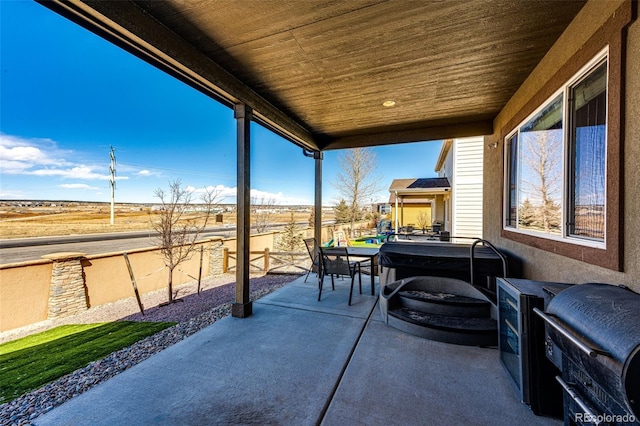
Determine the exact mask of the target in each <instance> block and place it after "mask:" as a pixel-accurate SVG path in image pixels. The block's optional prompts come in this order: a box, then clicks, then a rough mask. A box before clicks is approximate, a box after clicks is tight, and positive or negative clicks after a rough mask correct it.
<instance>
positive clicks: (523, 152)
mask: <svg viewBox="0 0 640 426" xmlns="http://www.w3.org/2000/svg"><path fill="white" fill-rule="evenodd" d="M606 105H607V56H606V52H604V53H602V54H601V55H599V56H598V57H597V58H595V59H594V60H593V61H592V62H591V63H590V64H589V65H588V66H587V67H585V69H583V70H582V71H581V72H580V73H578V74H577V75H576V76H574V78H573V79H572V80H570V81H569V82H567V83H566V84H565V85H564V86H563V87H562V89H561V90H559V91H558V92H556V93H555V94H554V95H553V96H552V97H551V98H550V99H549V100H548V101H547V102H545V103H544V104H543V105H542V106H541V107H540V108H538V110H536V111H535V112H534V113H533V114H532V115H531V116H529V117H528V118H527V119H526V120H525V121H524V122H522V123H521V124H520V125H519V126H517V128H516V129H515V130H514V131H513V132H511V133H510V134H509V135H508V136H507V138H506V141H505V157H506V158H505V164H506V168H505V173H506V176H505V185H506V187H505V224H504V225H505V228H506V229H510V230H514V231H517V232H522V233H525V234H531V235H534V236H542V237H545V238H550V239H559V240H565V241H568V242H575V243H577V244H584V245H593V246H596V247H599V246H604V241H605V235H604V231H605V220H606V217H605V213H606V205H605V200H606V194H605V176H606V171H605V169H606V155H605V154H606V143H607V142H606V140H607V137H606V135H607V123H606V117H607V111H606Z"/></svg>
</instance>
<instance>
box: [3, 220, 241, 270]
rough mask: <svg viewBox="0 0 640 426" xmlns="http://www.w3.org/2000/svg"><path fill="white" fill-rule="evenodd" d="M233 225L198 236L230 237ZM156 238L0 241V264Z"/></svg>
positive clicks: (150, 242)
mask: <svg viewBox="0 0 640 426" xmlns="http://www.w3.org/2000/svg"><path fill="white" fill-rule="evenodd" d="M235 233H236V230H235V227H234V228H211V229H208V230H207V231H206V232H205V233H204V234H202V236H201V238H206V237H211V236H216V235H217V236H221V237H233V236H235ZM156 245H157V239H156V237H155V236H154V235H153V234H150V233H149V232H120V233H109V234H92V235H68V236H64V237H47V238H45V237H39V238H20V239H12V240H0V265H4V264H7V263H16V262H25V261H28V260H38V259H41V258H42V256H44V255H47V254H51V253H59V252H79V253H85V254H87V255H92V254H102V253H112V252H121V251H127V250H133V249H138V248H145V247H154V246H156Z"/></svg>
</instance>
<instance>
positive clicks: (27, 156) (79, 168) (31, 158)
mask: <svg viewBox="0 0 640 426" xmlns="http://www.w3.org/2000/svg"><path fill="white" fill-rule="evenodd" d="M72 155H73V152H72V151H65V150H60V149H59V148H58V147H57V144H56V143H55V142H54V141H52V140H51V139H38V138H33V139H26V138H20V137H17V136H11V135H6V134H2V133H0V168H1V169H2V173H3V174H7V175H30V176H58V177H61V178H71V179H83V180H109V179H110V174H109V173H100V172H98V171H96V168H95V167H92V166H88V165H86V164H78V163H74V162H71V161H67V160H65V157H69V156H72ZM105 169H106V166H105ZM125 179H128V177H125V176H122V177H121V176H118V177H116V180H125Z"/></svg>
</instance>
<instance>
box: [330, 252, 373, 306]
mask: <svg viewBox="0 0 640 426" xmlns="http://www.w3.org/2000/svg"><path fill="white" fill-rule="evenodd" d="M332 248H337V247H327V248H326V249H323V250H324V252H325V253H331V249H332ZM379 252H380V248H379V247H349V246H348V247H347V254H348V255H349V257H358V258H367V259H369V260H371V270H370V273H369V275H370V276H371V295H372V296H373V295H375V290H374V289H375V275H376V269H375V268H376V266H377V264H378V263H377V262H376V261H375V258H376V256H378V253H379Z"/></svg>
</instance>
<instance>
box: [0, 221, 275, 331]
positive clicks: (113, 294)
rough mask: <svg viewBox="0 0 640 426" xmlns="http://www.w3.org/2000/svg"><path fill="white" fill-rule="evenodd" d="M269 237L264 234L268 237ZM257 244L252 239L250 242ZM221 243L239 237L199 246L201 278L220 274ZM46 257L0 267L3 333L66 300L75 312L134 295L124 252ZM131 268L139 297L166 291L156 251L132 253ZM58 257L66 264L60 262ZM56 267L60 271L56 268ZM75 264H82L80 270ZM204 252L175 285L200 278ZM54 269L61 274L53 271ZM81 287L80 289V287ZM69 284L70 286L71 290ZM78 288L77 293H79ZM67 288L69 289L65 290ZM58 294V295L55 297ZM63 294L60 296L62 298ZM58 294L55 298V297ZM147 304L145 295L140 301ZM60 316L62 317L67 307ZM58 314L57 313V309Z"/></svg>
mask: <svg viewBox="0 0 640 426" xmlns="http://www.w3.org/2000/svg"><path fill="white" fill-rule="evenodd" d="M265 235H266V236H265ZM265 235H261V236H256V239H257V241H255V242H254V241H252V247H257V245H255V244H261V245H262V246H260V247H261V249H263V250H264V247H265V245H266V246H267V247H270V248H272V247H273V234H265ZM252 240H253V238H252ZM223 242H224V243H226V244H231V245H234V243H235V239H225V240H223V239H222V238H220V237H214V238H211V239H208V240H203V241H202V242H200V243H199V245H200V246H202V247H204V250H203V261H202V276H203V277H206V276H207V275H212V274H220V273H222V248H223ZM80 255H81V256H79V257H78V256H72V257H73V259H69V262H66V259H65V258H66V257H68V256H62V257H60V256H59V255H51V256H46V257H47V259H46V260H41V261H31V262H22V263H16V264H8V265H2V266H1V267H0V332H2V331H7V330H12V329H15V328H19V327H23V326H26V325H29V324H34V323H36V322H40V321H44V320H46V319H48V318H52V317H55V316H58V315H57V313H55V312H54V313H53V315H52V312H50V311H51V307H52V305H54V306H55V307H56V309H57V308H58V307H59V306H58V305H59V304H60V303H62V302H61V300H62V301H64V300H66V299H70V300H71V299H73V300H71V303H70V305H71V309H74V310H77V308H78V303H80V304H81V305H82V308H83V309H87V308H91V307H96V306H100V305H103V304H105V303H110V302H115V301H117V300H120V299H124V298H127V297H132V296H133V295H134V293H133V286H132V284H131V278H130V276H129V270H128V268H127V264H126V262H125V259H124V256H123V253H122V252H118V253H108V254H101V255H93V256H83V255H82V254H81V253H80ZM128 257H129V260H130V262H131V267H132V269H133V272H134V276H135V279H136V284H137V287H138V291H139V292H140V294H142V295H144V294H145V293H148V292H151V291H155V290H160V289H166V288H167V270H166V268H165V267H164V264H163V259H162V257H161V255H160V253H159V250H157V249H154V248H147V249H138V250H131V251H130V252H128ZM54 259H58V260H60V261H62V263H56V262H58V260H54ZM56 266H57V267H56ZM77 266H81V267H80V268H77ZM199 269H200V254H199V252H198V251H196V253H195V254H194V256H193V257H192V258H191V259H190V260H188V261H186V262H184V263H182V264H180V266H179V267H178V268H177V269H176V271H175V272H174V285H176V286H177V285H179V284H182V283H185V282H189V281H192V280H194V279H195V278H197V277H198V273H199ZM54 270H56V271H58V272H56V273H54ZM78 283H79V284H80V285H79V286H77V285H76V284H78ZM67 284H70V286H69V287H68V288H65V287H67ZM78 287H79V288H80V292H79V293H78V292H77V291H76V290H78ZM67 290H68V291H67ZM54 293H56V294H54ZM58 293H59V294H58ZM52 295H53V296H54V297H53V299H52V297H51V296H52ZM142 301H143V303H144V297H143V298H142ZM61 310H62V311H63V312H62V313H61V314H60V315H59V316H64V315H65V312H66V309H65V307H61ZM56 312H57V310H56Z"/></svg>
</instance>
